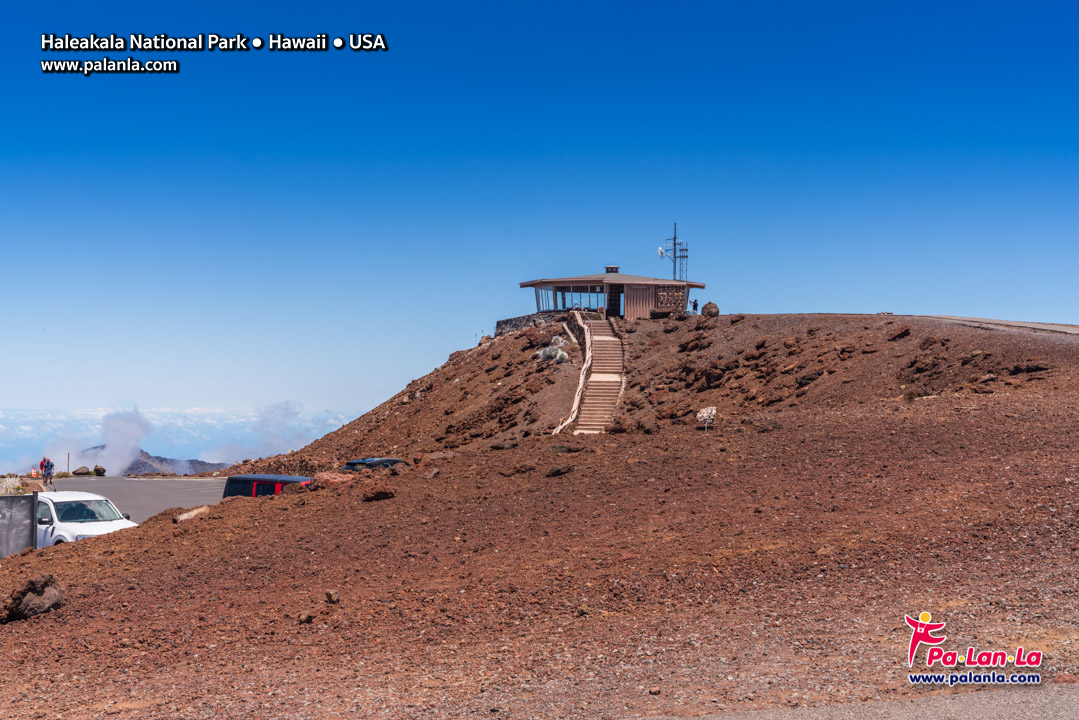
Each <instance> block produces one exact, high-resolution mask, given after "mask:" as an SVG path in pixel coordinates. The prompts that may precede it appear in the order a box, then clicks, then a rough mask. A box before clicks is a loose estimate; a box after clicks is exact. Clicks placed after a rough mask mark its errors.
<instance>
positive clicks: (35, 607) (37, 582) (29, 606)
mask: <svg viewBox="0 0 1079 720" xmlns="http://www.w3.org/2000/svg"><path fill="white" fill-rule="evenodd" d="M63 604H64V592H63V590H61V589H60V587H59V585H57V583H56V578H54V577H53V576H52V575H41V576H40V577H35V578H32V579H30V580H27V581H26V584H25V585H23V586H22V587H21V588H17V589H15V590H12V591H11V595H9V596H8V599H7V600H6V601H5V602H4V604H3V605H2V606H0V625H2V624H4V623H9V622H16V621H18V620H25V619H26V618H30V617H33V616H35V615H42V614H44V613H47V612H50V611H51V610H55V609H56V608H58V607H60V606H61V605H63Z"/></svg>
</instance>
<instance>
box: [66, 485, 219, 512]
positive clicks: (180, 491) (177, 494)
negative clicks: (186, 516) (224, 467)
mask: <svg viewBox="0 0 1079 720" xmlns="http://www.w3.org/2000/svg"><path fill="white" fill-rule="evenodd" d="M56 489H57V490H82V491H84V492H92V493H97V494H98V495H104V496H105V497H107V498H108V499H109V500H112V502H113V504H115V505H116V507H117V508H119V510H120V512H125V513H129V514H130V515H131V519H132V520H134V521H135V522H139V523H141V522H142V521H143V520H145V519H146V518H148V517H151V516H153V515H156V514H158V513H159V512H161V511H162V510H167V509H168V508H172V507H184V508H191V507H198V506H199V505H207V504H213V503H215V502H217V501H218V500H220V499H221V493H222V492H223V491H224V489H225V478H223V477H222V478H171V477H170V478H138V479H135V478H124V477H100V478H99V477H89V478H65V479H63V480H57V481H56Z"/></svg>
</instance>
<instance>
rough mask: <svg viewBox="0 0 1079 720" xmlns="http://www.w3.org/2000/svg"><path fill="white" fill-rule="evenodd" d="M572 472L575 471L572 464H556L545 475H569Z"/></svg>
mask: <svg viewBox="0 0 1079 720" xmlns="http://www.w3.org/2000/svg"><path fill="white" fill-rule="evenodd" d="M571 472H573V466H572V465H555V466H553V467H552V468H551V469H550V470H548V471H547V472H546V473H545V474H544V477H558V476H559V475H568V474H569V473H571Z"/></svg>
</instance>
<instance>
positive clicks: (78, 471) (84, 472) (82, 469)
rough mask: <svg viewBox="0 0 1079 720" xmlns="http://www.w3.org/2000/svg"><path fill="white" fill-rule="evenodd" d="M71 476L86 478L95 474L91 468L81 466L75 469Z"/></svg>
mask: <svg viewBox="0 0 1079 720" xmlns="http://www.w3.org/2000/svg"><path fill="white" fill-rule="evenodd" d="M71 474H72V475H78V476H80V477H83V476H85V475H93V472H91V471H90V468H88V467H86V466H85V465H81V466H79V467H77V468H75V469H74V470H73V471H72V473H71Z"/></svg>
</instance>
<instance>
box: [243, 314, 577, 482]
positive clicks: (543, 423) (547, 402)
mask: <svg viewBox="0 0 1079 720" xmlns="http://www.w3.org/2000/svg"><path fill="white" fill-rule="evenodd" d="M556 336H557V337H561V338H563V339H565V340H566V341H567V343H566V344H565V345H563V346H562V349H563V350H564V351H566V353H567V354H568V355H569V360H568V361H567V362H563V363H561V364H558V363H555V362H553V361H551V360H539V359H537V358H536V357H535V355H536V352H537V351H538V350H540V349H542V348H544V347H547V346H548V345H549V344H550V343H551V342H552V340H553V339H554V338H555V337H556ZM582 362H583V357H582V353H581V350H580V348H579V347H578V346H577V345H575V344H574V343H573V341H572V337H571V336H570V335H569V334H567V333H566V332H564V331H563V330H562V328H561V326H559V325H549V326H547V327H544V328H528V329H526V330H521V331H518V332H514V333H508V334H506V335H502V336H500V337H497V338H494V339H493V340H491V341H489V342H486V343H484V344H483V345H480V346H479V347H475V348H471V349H469V350H462V351H459V352H455V353H453V354H452V355H450V357H449V360H447V361H446V363H445V364H443V365H442V366H441V367H439V368H438V369H437V370H435V371H434V372H432V373H430V374H428V375H425V376H424V377H421V378H419V379H417V380H413V381H412V382H411V383H409V384H408V387H406V388H405V389H404V390H402V391H401V392H399V393H397V394H396V395H394V396H393V397H392V398H390V399H389V400H387V401H386V402H384V403H382V404H381V405H379V406H378V407H376V408H375V409H373V410H371V411H370V412H368V413H366V414H364V415H363V416H362V417H360V418H357V419H356V420H354V421H353V422H351V423H349V424H348V425H345V426H344V427H343V428H341V429H340V430H337V431H335V432H332V433H330V434H329V435H326V436H325V437H322V438H320V439H318V440H316V441H315V442H313V443H311V444H310V445H308V446H307V447H305V448H303V449H301V450H299V451H296V452H293V453H290V454H288V455H279V456H276V457H272V458H267V459H261V460H255V461H245V462H243V463H240V464H238V465H237V466H235V467H234V468H231V469H230V470H228V471H227V472H228V473H229V474H239V473H244V472H271V473H292V474H298V475H310V474H314V473H315V472H318V471H320V470H332V469H334V468H338V467H341V466H342V465H343V464H344V463H345V462H347V461H348V460H352V459H354V458H358V457H381V456H394V457H402V458H405V459H408V460H413V459H415V458H416V457H417V456H418V455H421V454H423V453H429V452H436V451H445V450H457V449H462V448H467V447H472V446H476V447H485V446H488V445H490V444H497V443H498V441H500V440H506V441H511V440H512V439H515V438H521V437H529V436H530V435H533V434H535V433H549V432H550V431H551V430H553V429H554V428H555V426H557V425H558V422H559V420H560V419H561V418H562V416H564V415H568V414H569V411H570V407H571V406H572V404H573V396H574V393H576V391H577V381H578V378H579V376H580V368H581V363H582Z"/></svg>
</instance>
